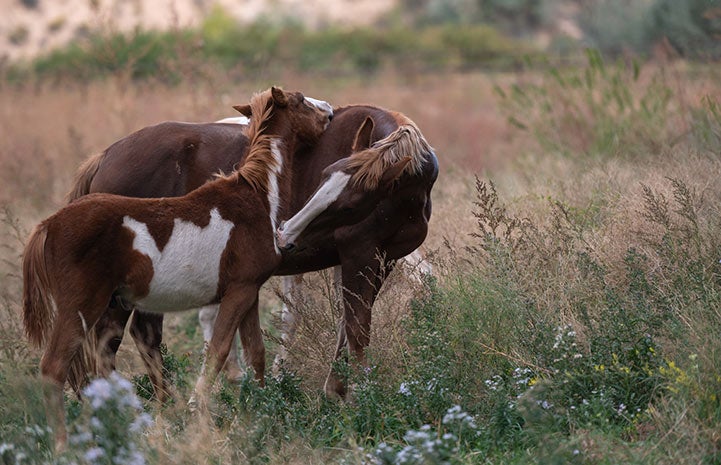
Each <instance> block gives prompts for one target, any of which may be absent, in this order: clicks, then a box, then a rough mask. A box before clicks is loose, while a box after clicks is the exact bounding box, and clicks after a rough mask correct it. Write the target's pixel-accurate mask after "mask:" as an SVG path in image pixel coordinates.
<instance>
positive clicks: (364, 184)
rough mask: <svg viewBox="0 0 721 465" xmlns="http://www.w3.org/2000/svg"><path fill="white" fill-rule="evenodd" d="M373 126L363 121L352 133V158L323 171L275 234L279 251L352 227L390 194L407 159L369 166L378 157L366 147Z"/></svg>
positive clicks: (370, 120)
mask: <svg viewBox="0 0 721 465" xmlns="http://www.w3.org/2000/svg"><path fill="white" fill-rule="evenodd" d="M373 125H374V123H373V119H372V118H371V117H368V118H366V120H365V121H364V122H363V125H362V126H361V127H360V128H359V129H358V132H357V133H356V136H355V139H354V142H353V152H354V153H353V155H351V156H350V157H348V158H343V159H341V160H339V161H337V162H335V163H333V164H332V165H330V166H328V167H327V168H325V169H324V170H323V175H322V178H321V182H320V184H319V186H318V189H316V191H315V193H314V194H313V195H312V196H311V198H310V199H308V201H307V202H306V204H305V206H304V207H303V208H302V209H301V210H300V211H299V212H298V213H296V214H295V215H294V216H293V217H292V218H290V219H289V220H288V221H287V222H285V223H283V224H281V227H280V228H279V229H278V231H277V238H278V245H279V246H280V247H283V248H286V249H290V248H292V247H293V246H294V245H295V241H296V239H297V238H298V236H300V234H301V233H303V236H304V238H312V237H313V236H316V235H326V234H327V233H328V232H329V231H332V230H334V229H336V228H338V227H341V226H345V225H350V224H355V223H357V222H359V221H361V220H362V219H364V218H365V217H366V216H368V215H369V214H370V212H371V211H372V210H373V209H374V208H376V206H377V205H378V203H379V202H380V201H381V200H383V199H384V198H387V197H388V196H390V195H391V194H392V192H393V188H394V184H395V181H396V180H397V179H398V178H399V177H400V176H401V175H402V174H403V173H404V170H405V169H406V166H407V165H408V163H409V162H410V161H411V158H410V157H404V158H401V159H400V160H395V161H392V162H388V163H373V161H374V160H377V155H378V154H377V153H375V152H374V149H373V148H372V147H369V146H370V138H371V133H372V132H373Z"/></svg>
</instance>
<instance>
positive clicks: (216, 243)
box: [123, 208, 234, 312]
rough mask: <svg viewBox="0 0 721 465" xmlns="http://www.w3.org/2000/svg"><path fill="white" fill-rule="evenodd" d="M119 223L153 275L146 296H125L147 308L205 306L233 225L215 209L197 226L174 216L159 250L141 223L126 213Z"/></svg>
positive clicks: (215, 283) (213, 292)
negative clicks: (169, 234) (129, 234)
mask: <svg viewBox="0 0 721 465" xmlns="http://www.w3.org/2000/svg"><path fill="white" fill-rule="evenodd" d="M123 225H124V226H125V227H126V228H128V229H130V230H131V231H133V233H134V234H135V237H134V239H133V249H135V250H137V251H138V252H140V253H142V254H143V255H146V256H147V257H148V258H150V260H151V262H152V266H153V277H152V279H151V280H150V283H149V285H148V293H147V294H146V295H142V296H140V295H131V296H126V297H128V298H129V299H130V300H133V301H134V302H136V303H137V305H138V306H140V307H141V308H143V309H144V310H148V311H155V312H169V311H177V310H185V309H189V308H194V307H199V306H202V305H205V304H207V303H209V302H210V301H212V300H213V298H214V297H215V295H216V293H217V290H218V279H219V275H220V263H221V256H222V254H223V251H224V250H225V248H226V245H227V243H228V239H229V237H230V234H231V231H232V229H233V227H234V224H233V223H232V222H231V221H228V220H226V219H224V218H222V217H221V215H220V213H219V212H218V210H217V208H214V209H213V210H211V212H210V222H209V223H208V224H207V225H206V226H204V227H200V226H198V225H196V224H194V223H192V222H189V221H184V220H180V219H175V221H174V223H173V231H172V233H171V236H170V239H169V240H168V242H167V244H166V245H165V247H163V250H162V251H161V250H159V249H158V246H157V243H156V241H155V239H154V238H153V236H152V235H151V234H150V232H149V231H148V226H147V224H145V223H142V222H139V221H137V220H134V219H133V218H130V217H129V216H126V217H125V218H123Z"/></svg>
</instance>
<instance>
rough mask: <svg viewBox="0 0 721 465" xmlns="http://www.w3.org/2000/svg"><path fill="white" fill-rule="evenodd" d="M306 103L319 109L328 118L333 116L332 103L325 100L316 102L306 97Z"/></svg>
mask: <svg viewBox="0 0 721 465" xmlns="http://www.w3.org/2000/svg"><path fill="white" fill-rule="evenodd" d="M305 101H306V102H308V103H310V104H311V105H313V106H314V107H316V108H317V109H319V110H320V111H322V112H324V113H325V114H327V115H328V116H333V107H332V106H330V103H328V102H325V101H323V100H316V99H314V98H312V97H306V98H305Z"/></svg>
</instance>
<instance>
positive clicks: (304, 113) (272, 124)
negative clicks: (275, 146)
mask: <svg viewBox="0 0 721 465" xmlns="http://www.w3.org/2000/svg"><path fill="white" fill-rule="evenodd" d="M233 108H235V109H236V110H238V111H239V112H240V113H241V114H243V115H244V116H246V117H248V118H249V119H250V124H249V127H248V135H249V137H250V138H251V140H252V138H253V137H254V136H256V135H260V134H267V135H279V136H281V137H296V138H297V140H298V141H299V142H300V143H302V144H307V145H312V144H314V143H315V142H316V141H317V140H318V138H319V137H320V135H321V134H322V133H323V131H325V129H326V128H327V127H328V124H329V123H330V120H331V118H333V107H331V106H330V104H328V102H324V101H322V100H316V99H314V98H310V97H305V96H304V95H303V94H302V93H300V92H285V91H284V90H283V89H281V88H279V87H271V88H270V89H268V90H266V91H265V92H261V93H260V94H256V95H255V96H254V97H253V98H252V99H251V101H250V103H249V104H247V105H236V106H234V107H233Z"/></svg>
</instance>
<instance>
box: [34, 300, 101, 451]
mask: <svg viewBox="0 0 721 465" xmlns="http://www.w3.org/2000/svg"><path fill="white" fill-rule="evenodd" d="M94 294H95V293H94ZM110 295H111V292H103V291H100V292H98V293H97V294H95V295H93V296H88V297H87V298H86V299H83V300H79V299H77V298H72V297H70V298H68V299H62V298H59V299H57V302H56V304H57V315H56V317H55V323H54V327H53V330H52V333H51V335H50V340H49V342H48V345H47V346H46V348H45V351H44V353H43V357H42V359H41V360H40V373H41V375H42V378H43V380H45V382H46V387H45V390H44V391H45V392H44V394H45V403H46V406H47V411H48V424H49V426H50V427H51V428H52V429H53V431H54V433H55V449H56V450H57V451H62V450H64V449H65V446H66V444H67V429H66V427H65V402H64V399H63V387H64V386H65V381H66V380H67V378H68V372H69V370H70V366H71V364H72V362H73V359H74V358H75V357H76V355H77V354H78V351H79V349H80V346H81V345H82V343H83V341H84V340H85V338H86V337H87V335H88V330H89V329H90V328H92V327H93V326H94V325H95V323H96V322H97V321H98V318H100V315H101V314H102V313H103V312H104V311H105V309H106V307H107V305H108V301H109V300H110ZM78 302H80V304H79V305H78ZM75 308H80V309H81V310H80V311H75V310H73V309H75Z"/></svg>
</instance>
